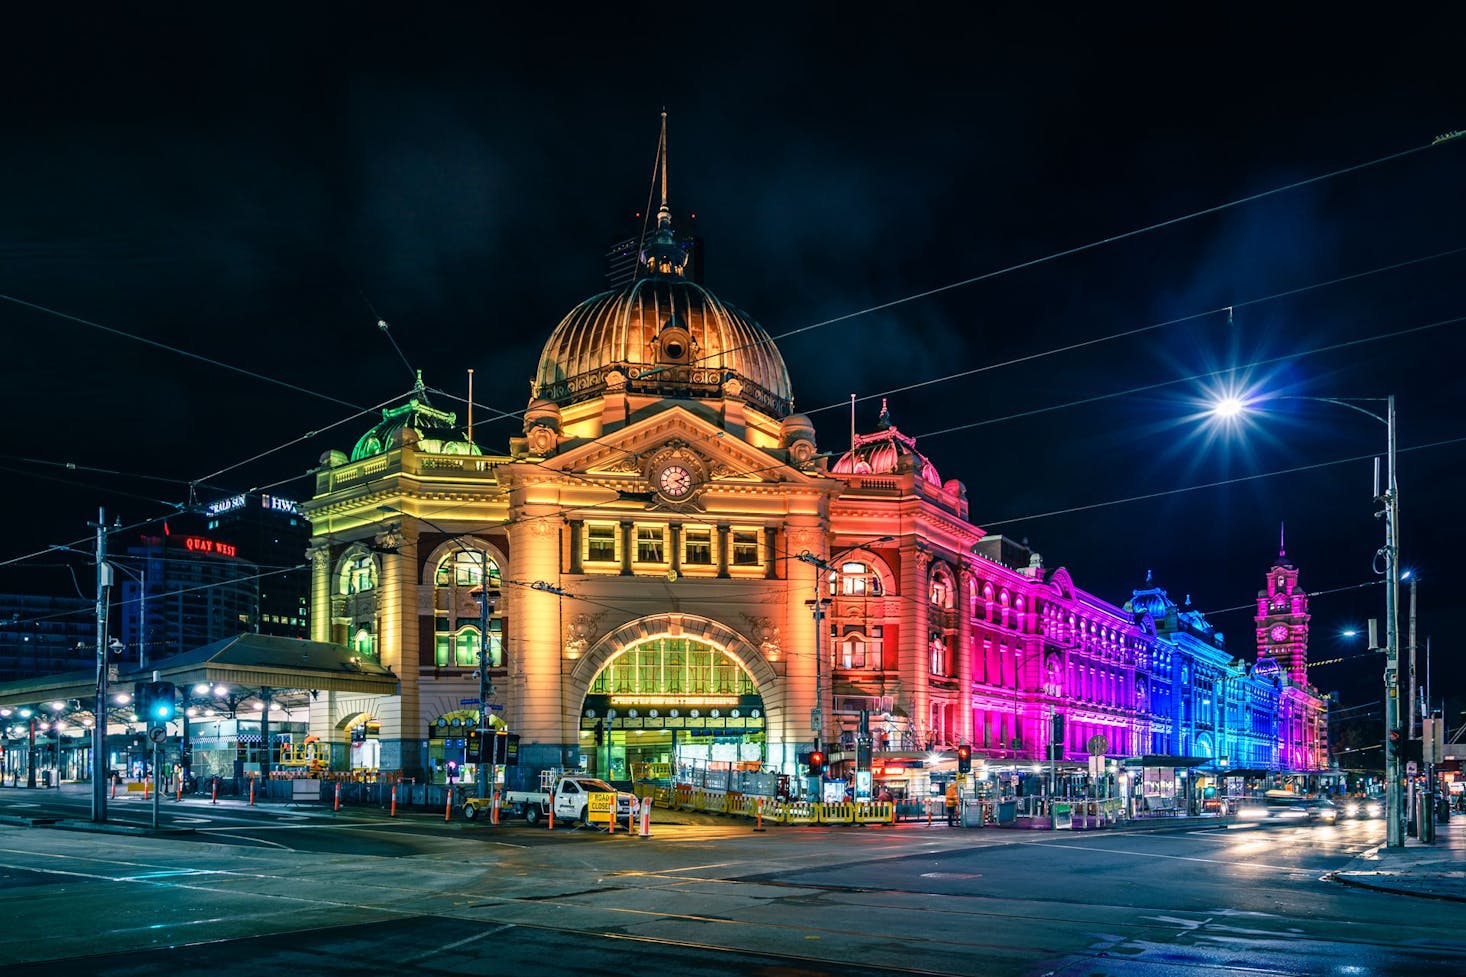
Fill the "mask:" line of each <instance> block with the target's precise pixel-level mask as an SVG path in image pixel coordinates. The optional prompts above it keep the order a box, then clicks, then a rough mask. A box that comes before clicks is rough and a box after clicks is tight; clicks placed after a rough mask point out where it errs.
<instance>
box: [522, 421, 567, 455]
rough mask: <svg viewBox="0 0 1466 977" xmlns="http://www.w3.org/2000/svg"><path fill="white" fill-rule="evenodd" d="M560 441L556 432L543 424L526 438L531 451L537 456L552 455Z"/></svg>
mask: <svg viewBox="0 0 1466 977" xmlns="http://www.w3.org/2000/svg"><path fill="white" fill-rule="evenodd" d="M559 440H560V439H559V438H558V437H557V436H556V435H555V432H554V431H552V430H551V429H550V428H549V427H547V426H545V425H543V424H541V425H537V426H536V427H535V428H534V429H533V430H531V431H530V432H529V435H528V436H527V437H526V438H525V441H526V442H527V443H528V445H529V450H530V451H532V452H534V453H535V454H537V455H549V454H552V453H553V452H554V450H555V446H556V444H557V443H558V442H559Z"/></svg>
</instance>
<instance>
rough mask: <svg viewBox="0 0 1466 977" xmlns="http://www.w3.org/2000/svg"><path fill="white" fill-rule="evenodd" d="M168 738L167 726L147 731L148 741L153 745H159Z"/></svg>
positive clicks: (155, 727) (154, 727)
mask: <svg viewBox="0 0 1466 977" xmlns="http://www.w3.org/2000/svg"><path fill="white" fill-rule="evenodd" d="M167 738H168V727H167V726H153V727H152V728H150V729H149V730H148V739H150V740H152V741H153V742H154V743H161V742H163V741H164V740H166V739H167Z"/></svg>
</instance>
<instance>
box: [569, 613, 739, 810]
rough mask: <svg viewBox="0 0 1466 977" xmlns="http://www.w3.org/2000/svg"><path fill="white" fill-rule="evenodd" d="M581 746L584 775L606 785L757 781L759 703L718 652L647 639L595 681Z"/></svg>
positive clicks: (679, 640) (681, 641)
mask: <svg viewBox="0 0 1466 977" xmlns="http://www.w3.org/2000/svg"><path fill="white" fill-rule="evenodd" d="M578 745H579V748H580V749H579V755H580V765H581V767H582V769H584V770H586V771H587V772H589V773H592V774H594V775H595V776H597V777H601V778H603V779H606V780H612V781H634V782H636V783H649V784H652V785H655V786H667V785H670V784H671V783H672V782H673V781H674V780H680V781H682V782H684V783H688V782H691V783H702V782H706V781H707V780H708V779H709V774H710V773H726V774H729V775H733V774H736V773H739V772H750V771H751V772H757V771H758V770H760V769H761V768H762V766H763V763H764V758H765V756H766V753H767V738H766V730H765V710H764V704H763V699H762V698H761V697H760V696H759V693H758V689H757V687H756V685H755V683H754V681H753V677H752V676H751V675H749V674H748V672H747V671H745V670H744V668H743V666H742V664H741V663H739V662H738V660H737V659H735V658H734V657H732V656H731V655H729V654H728V653H727V652H725V651H724V650H722V649H721V648H719V647H717V646H716V645H713V644H711V643H709V642H706V641H702V640H699V639H697V638H689V637H671V636H666V637H657V638H649V639H646V640H644V641H640V642H638V643H636V644H634V645H631V646H629V647H627V648H625V649H624V650H622V652H621V653H620V654H618V655H616V656H615V657H614V658H612V659H611V660H610V661H609V662H607V663H606V665H605V667H603V668H602V669H601V671H600V672H599V673H598V674H597V675H596V677H595V679H594V680H593V681H592V682H591V684H590V688H589V689H588V690H587V692H586V696H585V702H584V705H583V706H582V708H581V714H580V730H579V743H578Z"/></svg>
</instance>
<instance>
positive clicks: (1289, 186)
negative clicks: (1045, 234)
mask: <svg viewBox="0 0 1466 977" xmlns="http://www.w3.org/2000/svg"><path fill="white" fill-rule="evenodd" d="M1448 141H1451V140H1450V139H1446V138H1442V137H1437V138H1436V139H1434V140H1433V141H1431V142H1428V143H1425V144H1423V145H1419V146H1413V147H1411V148H1409V149H1403V150H1400V151H1399V152H1396V153H1390V154H1389V155H1386V156H1381V157H1379V158H1377V159H1372V160H1367V161H1365V162H1363V163H1354V164H1351V165H1349V166H1345V167H1342V168H1340V169H1337V170H1330V171H1328V172H1327V173H1320V174H1318V175H1316V176H1311V177H1307V178H1305V179H1302V180H1295V181H1294V182H1292V183H1286V184H1283V185H1282V186H1278V187H1273V188H1272V189H1270V190H1262V191H1259V192H1258V193H1253V194H1249V195H1247V196H1245V197H1238V198H1237V199H1235V200H1230V201H1227V202H1226V203H1221V204H1216V205H1214V206H1211V207H1205V208H1203V209H1201V210H1195V211H1192V212H1190V213H1188V214H1182V215H1180V216H1178V217H1172V218H1169V219H1168V220H1163V221H1157V222H1156V223H1154V224H1147V225H1145V226H1144V227H1137V228H1135V229H1133V230H1129V231H1124V232H1122V233H1119V234H1112V235H1110V236H1109V237H1104V238H1100V239H1099V240H1096V241H1091V242H1090V243H1088V244H1081V245H1078V246H1076V247H1072V248H1065V249H1064V250H1062V251H1055V252H1053V253H1051V254H1047V255H1044V256H1042V257H1038V258H1030V259H1028V260H1026V261H1020V262H1017V263H1016V264H1011V265H1006V266H1004V267H1002V268H996V269H994V270H992V271H988V272H984V273H982V274H980V275H974V276H972V277H970V278H964V279H961V280H959V281H955V282H949V283H948V284H946V285H939V286H937V287H935V288H929V289H926V290H924V291H921V292H914V293H912V294H910V295H906V296H903V297H901V298H896V299H891V300H890V301H888V302H881V303H878V304H876V305H871V306H867V307H865V308H863V309H857V310H856V311H854V312H846V313H844V314H843V315H838V316H835V317H833V318H830V319H823V320H821V321H819V322H813V323H810V324H809V325H806V326H800V327H798V328H797V329H790V330H788V331H786V332H782V333H779V334H777V335H774V336H770V337H768V339H760V340H756V341H754V342H751V343H743V344H742V345H739V346H734V347H732V348H730V349H726V350H722V351H720V352H718V353H713V354H708V355H706V356H702V357H699V358H698V359H697V360H695V361H694V362H701V361H702V360H709V359H713V358H715V357H718V356H724V355H726V354H728V353H732V352H736V351H738V350H740V349H749V348H752V347H754V346H761V345H763V344H765V343H771V342H776V341H778V340H780V339H787V338H789V337H790V336H797V335H799V334H801V333H806V332H810V331H811V330H814V329H822V328H824V327H825V326H832V325H835V324H836V323H840V322H846V321H848V320H850V319H856V318H859V317H860V316H863V315H869V314H871V313H872V312H880V311H883V310H885V309H890V308H894V307H896V306H898V305H905V304H907V303H910V302H915V301H917V300H919V299H924V298H930V297H931V296H933V295H940V294H941V293H943V292H949V291H952V290H953V289H957V288H964V287H966V286H968V285H976V284H977V283H979V282H984V281H990V280H992V279H994V278H999V277H1001V276H1003V275H1007V274H1011V273H1013V272H1015V271H1022V270H1024V269H1026V268H1034V267H1037V266H1038V265H1043V264H1047V263H1049V262H1051V261H1057V260H1058V259H1060V258H1067V257H1071V256H1073V255H1076V254H1082V253H1083V252H1086V251H1092V250H1094V249H1096V248H1099V247H1103V246H1104V245H1106V244H1115V243H1117V242H1120V241H1124V240H1127V239H1129V238H1133V237H1139V236H1140V235H1142V234H1148V233H1150V232H1151V231H1158V230H1161V229H1162V228H1166V227H1171V226H1174V225H1176V224H1181V223H1184V222H1186V221H1189V220H1195V219H1196V218H1198V217H1205V216H1207V215H1209V214H1218V213H1221V212H1223V211H1226V210H1231V209H1232V208H1234V207H1240V206H1242V205H1243V204H1249V203H1255V202H1256V201H1258V200H1264V199H1266V198H1268V197H1272V196H1276V195H1278V194H1282V193H1287V192H1288V191H1290V190H1298V189H1301V188H1303V187H1306V186H1310V185H1312V184H1315V183H1321V182H1323V181H1325V180H1331V179H1334V178H1335V177H1340V176H1346V175H1348V174H1350V173H1357V172H1359V171H1361V170H1366V169H1370V168H1372V167H1375V166H1380V165H1382V164H1384V163H1389V162H1393V161H1394V160H1398V159H1404V158H1405V157H1407V156H1413V155H1415V154H1416V153H1422V152H1425V151H1426V150H1428V149H1432V148H1435V147H1438V146H1441V145H1444V144H1445V143H1446V142H1448Z"/></svg>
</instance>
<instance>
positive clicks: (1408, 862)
mask: <svg viewBox="0 0 1466 977" xmlns="http://www.w3.org/2000/svg"><path fill="white" fill-rule="evenodd" d="M1331 877H1332V878H1333V879H1335V880H1336V881H1339V882H1342V883H1344V884H1345V885H1353V886H1358V887H1360V888H1364V889H1375V890H1378V891H1380V892H1394V893H1397V894H1399V895H1405V896H1420V897H1423V898H1426V899H1447V900H1450V901H1452V902H1466V817H1462V816H1461V815H1454V816H1452V818H1451V820H1450V822H1449V823H1447V824H1437V825H1436V833H1435V844H1432V845H1426V844H1421V842H1420V841H1419V840H1417V839H1415V838H1406V839H1405V847H1404V848H1386V847H1385V846H1384V845H1380V846H1379V847H1378V848H1371V849H1370V850H1369V851H1367V852H1364V853H1363V854H1362V855H1359V856H1358V857H1356V858H1355V859H1354V860H1353V861H1351V862H1350V863H1349V864H1348V865H1347V866H1345V867H1344V868H1342V869H1340V870H1339V871H1337V872H1334V873H1333V874H1332V876H1331Z"/></svg>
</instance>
